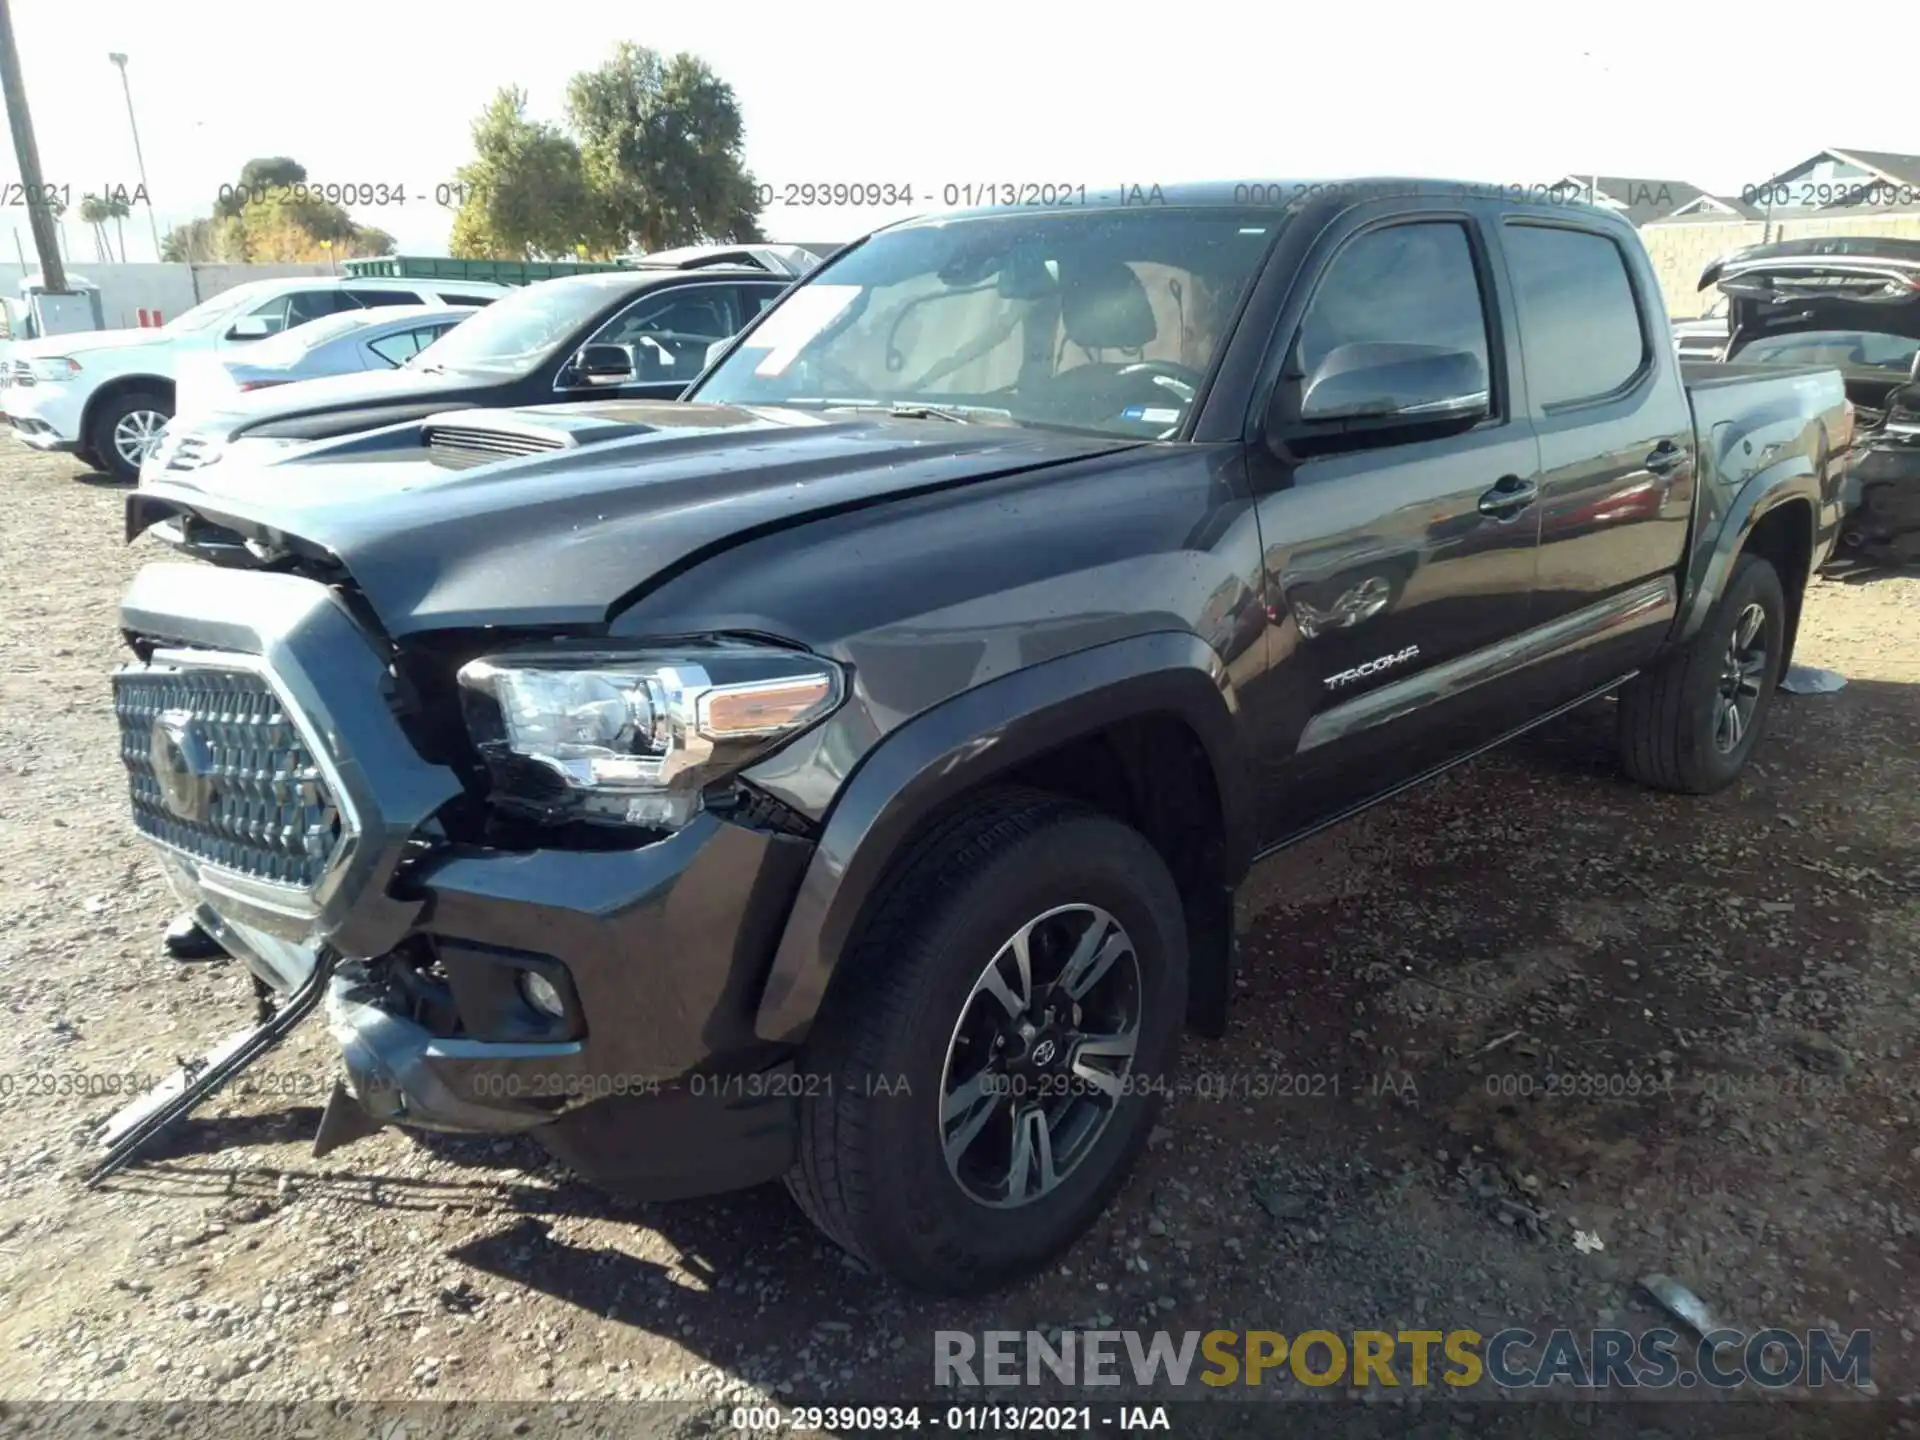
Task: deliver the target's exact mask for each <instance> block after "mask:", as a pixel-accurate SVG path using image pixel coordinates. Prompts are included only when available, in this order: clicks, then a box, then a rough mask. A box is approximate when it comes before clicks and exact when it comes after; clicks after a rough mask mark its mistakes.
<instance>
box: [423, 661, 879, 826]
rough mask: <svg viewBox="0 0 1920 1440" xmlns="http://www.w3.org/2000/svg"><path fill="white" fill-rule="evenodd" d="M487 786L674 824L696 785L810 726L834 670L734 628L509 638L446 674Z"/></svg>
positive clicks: (829, 694)
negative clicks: (664, 635) (576, 641)
mask: <svg viewBox="0 0 1920 1440" xmlns="http://www.w3.org/2000/svg"><path fill="white" fill-rule="evenodd" d="M459 679H460V686H461V692H462V697H463V702H464V707H465V710H466V719H467V728H468V730H469V731H470V732H471V733H472V735H473V738H474V743H475V744H476V746H477V747H478V748H479V751H480V754H481V756H482V757H483V758H484V759H485V760H486V762H487V766H488V768H489V770H490V771H491V772H492V775H493V781H494V794H495V799H496V800H497V801H499V802H501V803H503V804H505V805H506V806H508V807H510V808H513V809H518V810H522V811H527V812H531V813H533V814H536V815H538V816H539V817H540V818H543V819H551V820H564V819H598V820H605V821H614V822H616V823H623V824H628V825H641V826H646V827H649V828H654V829H667V830H675V829H678V828H679V827H681V826H682V825H685V824H686V823H687V821H689V820H691V819H692V818H693V816H694V815H695V813H696V812H698V810H699V808H700V793H701V791H702V790H703V789H704V788H705V787H706V786H708V785H710V784H712V783H713V782H714V781H716V780H721V779H724V778H726V777H727V776H729V775H731V774H733V773H734V772H735V771H737V770H739V769H740V768H741V767H743V766H745V765H749V764H751V763H752V762H753V761H755V760H757V759H759V758H760V757H761V756H763V755H765V754H767V753H768V752H769V751H771V750H774V749H776V748H777V747H779V746H780V745H783V744H785V743H786V742H787V741H788V740H791V739H792V738H793V737H794V736H795V735H798V734H800V733H801V732H802V731H804V730H808V729H811V728H812V727H813V726H815V725H817V724H819V723H820V722H821V721H822V720H824V719H826V718H827V716H829V715H831V714H832V713H833V712H834V710H835V709H837V708H838V707H839V705H840V702H841V700H842V699H843V698H844V697H845V694H846V677H845V675H844V673H843V672H842V670H841V669H840V667H839V666H838V665H836V664H834V663H833V662H832V661H829V660H824V659H822V658H820V657H819V656H817V655H810V654H807V653H806V652H805V651H801V650H786V649H782V648H780V647H778V646H774V645H764V644H752V643H746V642H734V641H714V642H711V643H706V644H694V645H677V646H673V647H663V648H661V649H658V650H634V651H618V652H615V651H607V650H595V651H579V650H560V649H555V650H523V651H516V652H511V653H502V654H497V655H489V656H485V657H483V658H481V659H478V660H473V661H470V662H468V663H467V664H466V665H464V666H462V667H461V669H460V674H459Z"/></svg>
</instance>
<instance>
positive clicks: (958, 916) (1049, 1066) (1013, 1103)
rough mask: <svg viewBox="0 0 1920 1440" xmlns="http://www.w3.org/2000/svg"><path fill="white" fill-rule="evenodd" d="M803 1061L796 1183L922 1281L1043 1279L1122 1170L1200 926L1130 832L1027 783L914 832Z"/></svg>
mask: <svg viewBox="0 0 1920 1440" xmlns="http://www.w3.org/2000/svg"><path fill="white" fill-rule="evenodd" d="M843 963H844V964H846V965H847V966H850V967H852V968H851V970H850V972H849V974H848V976H847V981H848V983H846V984H844V985H841V986H837V987H836V992H835V995H834V997H833V999H832V1000H831V1002H830V1004H829V1006H828V1009H827V1012H826V1013H825V1014H823V1015H822V1017H821V1021H820V1024H819V1026H818V1027H817V1029H816V1031H815V1034H814V1037H813V1038H812V1039H811V1040H810V1042H809V1046H808V1053H807V1056H806V1060H805V1064H804V1066H803V1068H804V1070H805V1072H806V1073H807V1076H808V1079H809V1083H808V1086H807V1088H806V1090H805V1092H804V1093H805V1098H804V1099H803V1100H802V1111H801V1130H800V1157H799V1160H798V1162H797V1163H796V1165H795V1166H794V1168H793V1170H792V1171H791V1172H790V1173H789V1175H788V1178H787V1184H788V1188H789V1189H790V1190H791V1191H792V1192H793V1194H794V1197H795V1199H796V1200H798V1201H799V1203H800V1206H801V1208H802V1209H803V1210H805V1211H806V1213H807V1214H808V1216H809V1217H810V1218H812V1219H813V1220H814V1222H815V1223H816V1224H818V1225H819V1226H820V1228H821V1229H822V1230H824V1231H826V1233H827V1234H828V1235H829V1236H831V1237H832V1238H833V1239H834V1240H835V1241H837V1242H838V1243H839V1244H840V1245H841V1246H842V1247H844V1248H845V1249H847V1250H848V1251H850V1252H851V1253H853V1254H854V1255H856V1256H858V1257H859V1258H860V1259H862V1260H864V1261H866V1262H867V1263H869V1264H870V1265H872V1266H874V1267H875V1268H877V1269H881V1270H884V1271H886V1272H888V1273H889V1274H891V1275H893V1276H894V1277H895V1278H897V1279H899V1280H901V1281H903V1282H904V1283H906V1284H908V1285H911V1286H913V1287H915V1288H917V1289H922V1290H929V1291H934V1292H938V1293H942V1294H968V1293H976V1292H979V1291H982V1290H987V1289H991V1288H994V1287H995V1286H998V1285H1001V1284H1005V1283H1007V1282H1009V1281H1012V1280H1015V1279H1017V1278H1019V1277H1021V1276H1023V1275H1026V1274H1028V1273H1031V1272H1032V1271H1033V1270H1034V1269H1036V1268H1038V1267H1039V1266H1041V1265H1043V1264H1045V1263H1046V1261H1047V1260H1048V1259H1049V1258H1051V1257H1052V1256H1053V1255H1055V1254H1057V1253H1058V1252H1059V1251H1060V1250H1062V1249H1064V1248H1065V1247H1066V1246H1067V1245H1069V1244H1071V1243H1072V1241H1073V1240H1074V1239H1075V1237H1077V1236H1078V1235H1079V1234H1080V1233H1081V1232H1082V1231H1083V1230H1084V1229H1085V1228H1086V1227H1087V1226H1088V1225H1089V1224H1091V1223H1092V1222H1093V1220H1094V1219H1095V1217H1096V1216H1098V1215H1099V1213H1100V1211H1101V1210H1102V1209H1103V1208H1105V1206H1106V1204H1107V1203H1108V1201H1109V1200H1110V1199H1111V1198H1112V1196H1113V1195H1114V1193H1115V1191H1116V1190H1118V1188H1119V1187H1120V1185H1121V1183H1122V1182H1123V1181H1124V1180H1125V1178H1126V1175H1127V1172H1128V1170H1129V1169H1130V1168H1131V1167H1132V1165H1133V1162H1134V1160H1135V1158H1136V1157H1137V1156H1138V1154H1139V1152H1140V1149H1141V1147H1142V1146H1143V1145H1144V1144H1145V1141H1146V1135H1147V1130H1148V1128H1149V1126H1150V1125H1151V1122H1152V1117H1153V1112H1154V1110H1155V1108H1156V1105H1155V1100H1156V1096H1157V1093H1158V1091H1159V1090H1160V1088H1161V1084H1160V1079H1161V1077H1162V1076H1163V1074H1164V1072H1165V1070H1166V1067H1167V1066H1168V1065H1169V1064H1170V1063H1171V1061H1172V1058H1173V1055H1174V1050H1175V1046H1176V1044H1177V1041H1178V1037H1179V1024H1180V1018H1181V1016H1182V1015H1183V1013H1184V1011H1185V1007H1186V987H1187V951H1186V929H1185V922H1184V916H1183V913H1182V910H1181V904H1180V897H1179V892H1178V891H1177V890H1176V889H1175V887H1174V882H1173V878H1172V877H1171V875H1169V874H1168V872H1167V868H1166V865H1165V863H1164V862H1163V861H1162V860H1161V859H1160V856H1159V855H1158V854H1157V853H1156V852H1155V851H1154V849H1153V847H1152V846H1151V845H1149V844H1148V843H1147V841H1146V840H1145V839H1144V838H1143V837H1142V836H1140V835H1139V834H1138V833H1136V832H1135V831H1133V830H1130V829H1128V828H1127V827H1126V826H1124V825H1122V824H1120V823H1119V822H1117V821H1115V820H1112V819H1109V818H1108V817H1106V816H1104V815H1101V814H1098V813H1096V812H1094V811H1091V810H1089V809H1087V808H1085V807H1083V806H1080V805H1077V804H1073V803H1071V802H1068V801H1063V800H1059V799H1056V798H1054V797H1052V796H1048V795H1044V794H1040V793H1037V792H1033V791H1025V790H1011V789H1008V790H1000V791H997V792H992V793H989V794H986V795H983V796H982V797H981V798H979V799H978V800H976V801H974V802H973V803H971V804H969V805H968V806H967V807H966V808H965V809H963V810H962V811H960V812H958V813H956V814H954V815H952V816H950V817H949V818H948V819H947V820H946V821H945V822H943V823H941V824H939V825H937V826H936V827H935V828H934V829H933V830H932V831H931V832H930V833H928V834H927V835H926V836H925V837H924V838H923V839H922V840H921V841H920V842H919V844H918V845H917V846H916V848H915V850H914V851H913V852H912V854H911V855H910V856H909V858H908V859H907V860H906V861H905V864H904V867H903V869H902V870H901V871H900V872H899V874H898V877H897V879H896V880H895V881H894V883H893V884H892V885H891V886H890V888H889V890H888V892H887V893H886V894H885V895H884V896H883V897H882V898H881V899H880V901H879V904H878V908H877V909H876V911H875V912H874V914H873V916H872V918H871V921H870V923H869V924H868V925H867V926H866V927H865V929H864V931H863V938H862V939H861V940H860V941H859V942H858V944H857V946H856V948H855V950H854V951H853V952H852V953H850V954H849V955H848V956H847V958H846V960H845V961H844V962H843Z"/></svg>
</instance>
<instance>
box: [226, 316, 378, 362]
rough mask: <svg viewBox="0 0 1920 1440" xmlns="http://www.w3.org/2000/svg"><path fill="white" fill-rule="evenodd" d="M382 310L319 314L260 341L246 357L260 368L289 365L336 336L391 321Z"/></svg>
mask: <svg viewBox="0 0 1920 1440" xmlns="http://www.w3.org/2000/svg"><path fill="white" fill-rule="evenodd" d="M385 308H386V307H384V306H383V307H381V309H380V310H342V311H341V312H340V313H339V314H337V315H322V316H321V317H320V318H319V319H318V320H309V321H308V322H307V323H306V324H304V325H296V326H294V327H293V329H291V330H283V331H281V332H280V333H279V334H278V335H274V336H270V337H269V338H267V339H265V340H262V341H260V342H259V343H258V344H257V345H255V346H253V348H252V349H251V350H249V351H248V352H247V358H248V359H249V360H251V361H253V362H255V363H257V364H261V365H286V364H290V363H292V362H293V361H295V360H298V359H299V358H300V357H301V356H302V355H305V354H306V353H307V352H308V351H309V350H312V349H314V348H316V347H317V346H320V345H324V344H326V343H327V341H329V340H331V339H333V338H334V337H335V336H336V335H344V334H346V332H347V331H349V330H360V329H364V328H365V327H366V326H368V325H371V324H374V323H375V322H377V321H381V320H386V319H389V318H391V317H390V316H388V315H386V314H383V313H382V311H383V310H384V309H385Z"/></svg>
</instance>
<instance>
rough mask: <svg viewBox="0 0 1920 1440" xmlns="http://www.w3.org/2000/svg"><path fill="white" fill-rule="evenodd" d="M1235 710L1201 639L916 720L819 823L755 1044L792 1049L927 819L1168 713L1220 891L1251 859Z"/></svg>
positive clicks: (1048, 675) (1077, 659)
mask: <svg viewBox="0 0 1920 1440" xmlns="http://www.w3.org/2000/svg"><path fill="white" fill-rule="evenodd" d="M1237 709H1238V704H1237V701H1236V699H1235V696H1234V692H1233V688H1232V683H1231V681H1230V680H1229V679H1228V677H1227V674H1226V668H1225V666H1224V665H1223V664H1222V663H1221V660H1220V657H1219V656H1218V655H1217V654H1216V653H1215V652H1214V651H1213V650H1212V648H1211V647H1209V646H1208V645H1207V644H1206V642H1205V641H1203V640H1201V639H1200V638H1199V637H1198V636H1197V635H1192V634H1187V633H1182V632H1176V631H1163V632H1157V633H1154V634H1150V635H1139V636H1134V637H1132V638H1129V639H1125V640H1117V641H1114V642H1113V643H1111V644H1108V645H1101V646H1096V647H1094V648H1092V649H1089V650H1083V651H1079V652H1077V653H1075V654H1072V655H1065V656H1062V657H1060V658H1059V659H1056V660H1051V661H1047V662H1044V663H1042V664H1039V665H1033V666H1029V667H1027V668H1025V669H1022V670H1018V671H1015V672H1014V673H1012V674H1010V675H1004V676H1002V677H1000V678H999V679H997V680H993V681H990V682H988V683H987V684H985V685H981V686H979V687H977V688H975V689H972V690H968V691H966V692H964V693H962V694H960V695H957V696H955V697H954V698H953V699H951V700H948V701H945V702H944V703H942V704H940V705H938V706H936V707H935V708H933V709H931V710H928V711H926V712H925V713H923V714H921V715H919V716H917V717H915V718H914V719H913V720H911V721H909V722H908V723H906V724H905V725H902V726H901V727H900V728H898V729H897V730H894V731H893V732H892V733H891V734H889V735H888V736H887V737H886V739H884V740H883V741H881V742H880V743H879V744H878V745H876V746H875V747H874V749H873V750H872V751H870V752H869V753H868V754H867V756H866V757H865V758H864V759H863V760H862V762H861V764H860V766H859V768H858V769H856V770H855V771H854V773H853V775H852V778H851V779H849V780H848V781H847V783H846V785H845V786H844V787H843V788H842V790H841V793H840V795H839V797H838V798H837V799H836V801H835V802H834V806H833V809H832V811H831V812H830V813H829V815H828V817H827V821H826V824H825V827H824V828H823V830H822V832H821V836H820V842H819V845H818V846H817V848H816V849H815V851H814V854H813V857H812V860H811V861H810V863H809V865H808V867H807V872H806V875H805V877H804V878H803V879H802V880H801V883H800V889H799V893H798V895H797V896H796V898H795V900H794V904H793V909H792V911H791V913H790V914H789V916H788V919H787V925H786V929H785V931H784V933H783V934H782V936H781V939H780V945H779V948H778V950H777V951H776V952H775V955H774V960H773V967H772V970H771V972H770V973H769V975H768V977H767V983H766V986H765V988H764V990H763V992H762V995H761V1000H760V1006H759V1013H758V1015H757V1017H756V1021H755V1029H756V1031H757V1033H758V1034H759V1035H760V1036H761V1038H763V1039H766V1040H770V1041H775V1042H779V1043H785V1044H793V1043H798V1041H800V1040H801V1039H802V1038H803V1037H804V1036H805V1034H806V1032H807V1030H808V1028H809V1027H810V1026H811V1025H812V1023H813V1020H814V1017H815V1015H816V1014H817V1013H818V1012H819V1009H820V1005H821V1002H822V1001H823V1000H824V999H825V998H826V994H827V987H828V985H829V983H830V982H831V981H832V979H833V974H834V971H835V969H836V968H837V967H838V966H839V964H840V960H841V957H842V955H843V954H844V952H845V950H846V948H847V945H848V942H849V941H850V939H851V938H852V935H853V930H854V926H855V924H856V923H857V922H858V920H859V918H860V914H861V912H862V910H863V909H864V908H865V906H866V903H867V901H868V900H869V898H871V896H872V895H873V893H874V890H875V888H876V887H877V886H878V884H879V882H880V879H881V877H882V875H883V873H884V872H885V870H886V867H887V865H888V863H889V862H890V861H891V860H892V859H893V858H894V857H895V855H897V854H898V853H899V851H900V847H901V846H902V844H904V843H905V842H906V840H907V838H908V836H909V835H911V833H912V832H913V831H914V830H915V829H916V828H917V827H918V826H919V825H920V824H921V822H922V821H924V820H925V819H926V817H927V816H928V815H930V814H931V813H932V812H933V811H934V810H936V809H937V808H938V807H940V806H941V805H943V804H945V803H946V802H948V801H949V800H951V799H953V798H954V797H955V796H957V795H959V794H961V793H962V792H964V791H966V790H969V789H972V788H973V787H975V786H978V785H980V784H981V783H983V782H984V781H988V780H991V779H992V778H993V777H994V776H995V775H1000V774H1005V773H1006V772H1008V771H1009V770H1011V769H1012V768H1014V767H1015V766H1017V765H1019V764H1021V763H1022V762H1024V761H1027V760H1030V759H1032V758H1034V757H1035V756H1037V755H1041V754H1044V753H1045V752H1046V751H1048V750H1051V749H1054V748H1056V747H1058V746H1060V745H1063V744H1066V743H1067V742H1069V741H1072V740H1075V739H1078V738H1080V737H1082V736H1085V735H1090V734H1093V733H1096V732H1098V731H1100V730H1102V729H1105V728H1106V727H1107V726H1109V725H1112V724H1115V723H1116V722H1119V721H1123V720H1130V719H1136V718H1140V717H1143V716H1147V715H1155V714H1164V715H1171V716H1174V717H1176V718H1178V719H1180V720H1182V721H1184V722H1185V723H1186V724H1187V725H1188V726H1189V727H1190V728H1191V729H1192V731H1193V733H1194V734H1195V735H1196V736H1198V737H1199V740H1200V743H1201V745H1202V747H1203V748H1204V749H1205V751H1206V753H1207V758H1208V761H1209V763H1210V764H1211V765H1212V768H1213V775H1214V784H1215V788H1216V789H1217V791H1218V793H1219V796H1220V803H1221V807H1222V813H1223V817H1224V820H1225V829H1226V835H1225V846H1226V863H1227V874H1228V878H1229V883H1237V882H1238V880H1239V879H1240V877H1241V876H1242V875H1244V873H1245V872H1246V868H1247V865H1248V864H1249V862H1250V857H1251V854H1252V835H1253V826H1252V812H1251V805H1250V798H1249V793H1248V787H1247V785H1246V783H1245V778H1244V777H1245V774H1246V758H1245V750H1244V745H1243V742H1242V740H1241V736H1240V729H1239V719H1238V715H1237Z"/></svg>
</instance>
